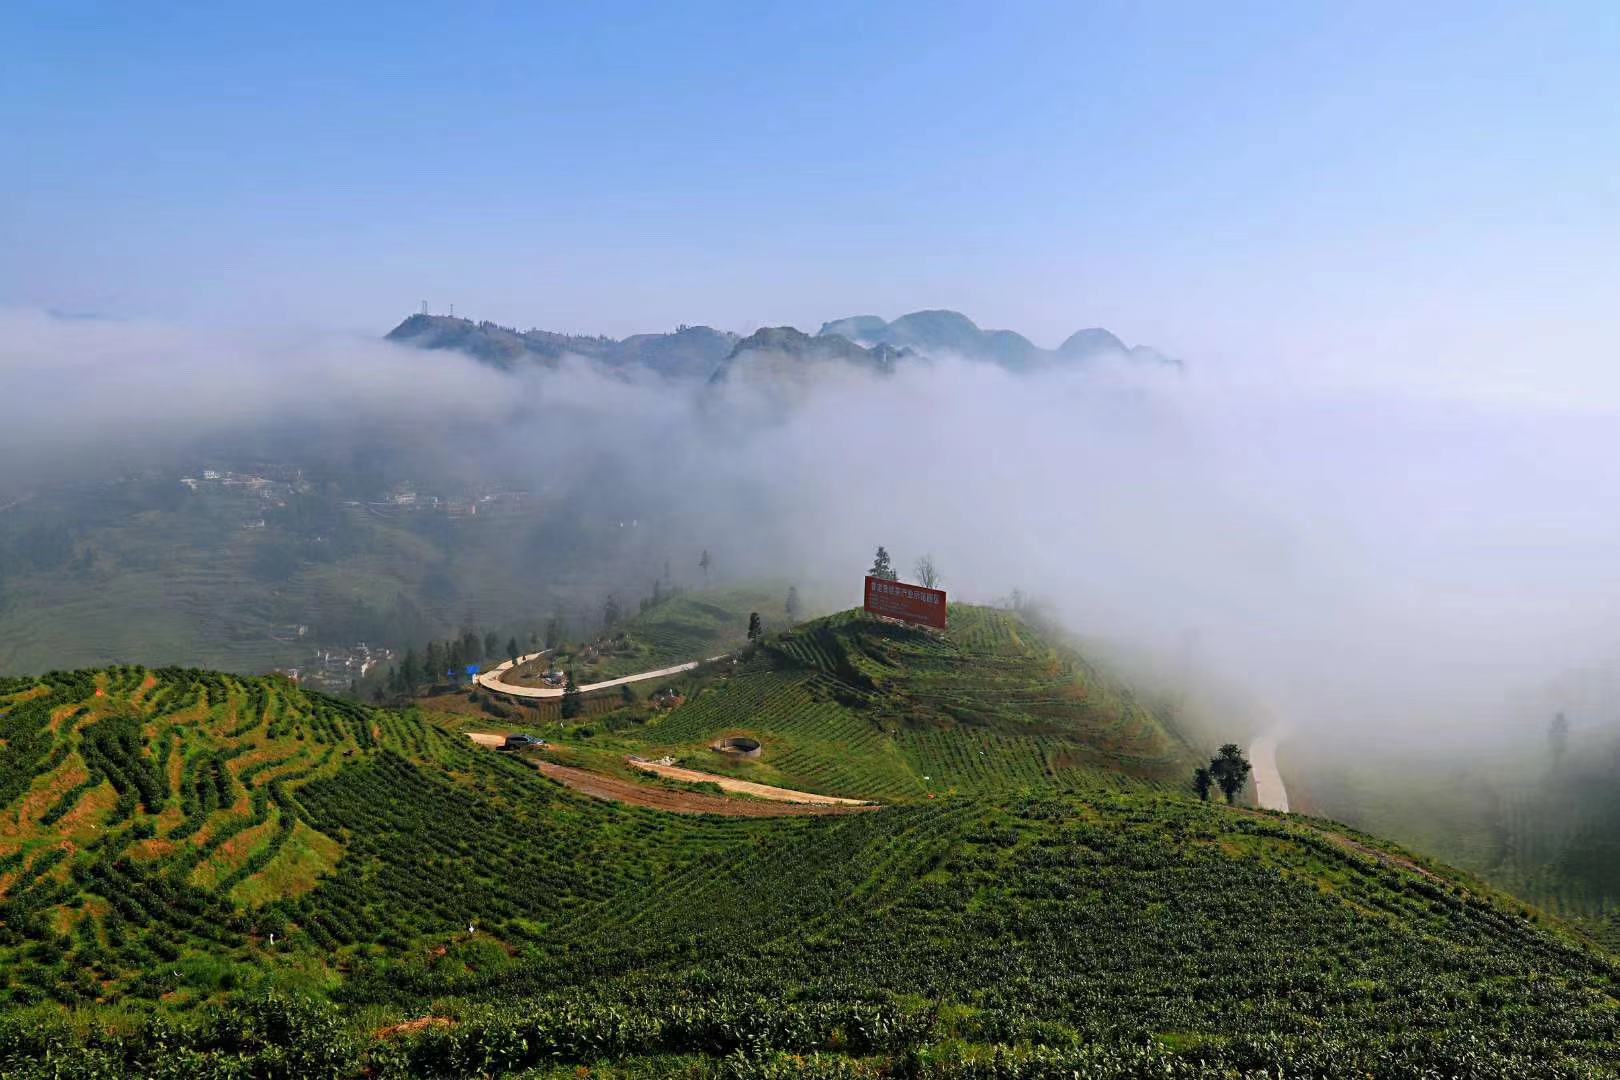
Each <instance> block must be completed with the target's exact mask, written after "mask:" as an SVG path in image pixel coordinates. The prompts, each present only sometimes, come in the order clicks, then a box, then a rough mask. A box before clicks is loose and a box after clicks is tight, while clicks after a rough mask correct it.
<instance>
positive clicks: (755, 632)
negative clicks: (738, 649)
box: [748, 611, 765, 641]
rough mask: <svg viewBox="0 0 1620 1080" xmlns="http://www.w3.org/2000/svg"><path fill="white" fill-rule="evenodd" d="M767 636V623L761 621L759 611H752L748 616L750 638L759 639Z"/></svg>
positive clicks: (752, 639)
mask: <svg viewBox="0 0 1620 1080" xmlns="http://www.w3.org/2000/svg"><path fill="white" fill-rule="evenodd" d="M764 636H765V624H764V623H763V622H761V621H760V618H759V612H757V611H755V612H751V613H750V614H749V616H748V640H749V641H758V640H759V639H760V638H762V637H764Z"/></svg>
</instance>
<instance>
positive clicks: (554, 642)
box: [546, 615, 563, 649]
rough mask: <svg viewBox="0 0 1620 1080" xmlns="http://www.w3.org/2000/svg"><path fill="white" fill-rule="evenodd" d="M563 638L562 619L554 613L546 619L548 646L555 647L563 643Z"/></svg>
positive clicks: (549, 647) (548, 647)
mask: <svg viewBox="0 0 1620 1080" xmlns="http://www.w3.org/2000/svg"><path fill="white" fill-rule="evenodd" d="M562 640H563V626H562V620H561V619H559V618H557V616H555V615H553V616H552V617H551V618H550V619H548V620H547V621H546V648H547V649H555V648H556V647H557V646H559V645H561V644H562Z"/></svg>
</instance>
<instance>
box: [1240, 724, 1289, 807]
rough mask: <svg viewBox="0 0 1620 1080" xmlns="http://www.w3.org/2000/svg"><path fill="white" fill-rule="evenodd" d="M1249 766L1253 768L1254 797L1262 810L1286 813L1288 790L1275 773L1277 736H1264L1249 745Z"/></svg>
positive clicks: (1279, 775) (1279, 774)
mask: <svg viewBox="0 0 1620 1080" xmlns="http://www.w3.org/2000/svg"><path fill="white" fill-rule="evenodd" d="M1249 764H1250V765H1252V766H1254V797H1255V801H1257V802H1258V803H1259V804H1260V806H1261V808H1262V809H1264V810H1281V811H1282V812H1283V813H1285V814H1286V813H1288V789H1287V788H1285V787H1283V781H1282V773H1280V772H1278V771H1277V736H1276V735H1275V734H1270V733H1268V734H1265V735H1262V736H1260V737H1259V738H1258V739H1256V740H1254V742H1253V743H1251V744H1250V745H1249Z"/></svg>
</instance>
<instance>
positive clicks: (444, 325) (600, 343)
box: [387, 310, 1181, 383]
mask: <svg viewBox="0 0 1620 1080" xmlns="http://www.w3.org/2000/svg"><path fill="white" fill-rule="evenodd" d="M387 340H389V341H394V342H399V343H402V344H407V345H414V346H416V347H418V348H425V349H455V350H457V351H459V352H464V353H467V354H468V355H470V356H473V357H476V358H477V359H479V360H481V361H483V362H484V363H487V364H490V365H492V366H494V367H498V368H502V369H507V370H510V369H512V368H515V367H518V366H520V365H522V364H527V363H539V364H542V365H546V366H551V365H555V364H556V363H557V362H558V361H559V360H560V359H561V358H562V357H563V356H565V355H570V354H572V355H577V356H583V357H588V358H590V359H592V360H596V361H599V362H601V363H603V364H606V365H608V366H610V367H618V368H624V367H631V366H642V367H646V368H648V369H650V370H653V371H656V372H658V373H660V374H662V375H665V376H668V377H670V378H682V379H685V378H690V379H703V380H707V381H708V382H710V383H719V382H724V381H725V380H727V379H728V378H730V376H731V374H732V372H733V371H734V370H736V369H737V368H738V367H739V366H741V365H752V364H754V362H755V361H756V360H757V359H758V358H760V357H764V356H766V355H769V356H770V357H772V358H774V359H776V360H783V361H786V362H788V363H789V364H790V365H791V366H792V367H793V368H795V369H796V368H797V367H798V366H799V365H800V364H802V363H810V364H818V363H826V362H832V361H837V362H843V363H849V364H853V365H855V366H857V367H863V368H869V369H871V370H875V371H880V372H885V373H886V372H890V371H893V370H894V368H895V366H896V365H897V364H898V363H900V362H902V361H904V360H906V359H908V358H913V357H918V358H920V357H934V358H939V357H946V356H960V357H963V358H965V359H969V360H975V361H980V362H985V363H993V364H997V365H999V366H1001V367H1004V368H1007V369H1008V370H1010V371H1019V372H1025V371H1037V370H1041V369H1045V368H1051V367H1056V366H1060V365H1064V364H1071V363H1087V362H1091V361H1096V360H1107V359H1118V360H1126V361H1133V362H1142V363H1153V364H1165V365H1170V366H1175V367H1179V366H1181V362H1180V361H1179V360H1174V359H1171V358H1170V357H1167V356H1165V355H1164V354H1163V353H1161V352H1159V351H1158V350H1157V349H1153V348H1151V347H1149V346H1145V345H1136V346H1128V345H1126V344H1125V343H1124V342H1123V341H1121V340H1120V339H1119V338H1118V337H1117V336H1115V335H1114V334H1113V333H1111V332H1109V331H1107V330H1104V329H1102V328H1100V327H1092V328H1089V329H1085V330H1079V331H1076V332H1075V333H1073V334H1071V335H1070V336H1069V337H1068V338H1067V339H1066V340H1065V341H1064V342H1063V344H1061V345H1059V346H1058V347H1057V348H1056V349H1043V348H1041V347H1039V346H1038V345H1036V344H1035V343H1033V342H1032V341H1030V340H1029V339H1028V338H1026V337H1024V336H1023V335H1022V334H1019V333H1016V332H1014V331H1011V330H985V329H982V328H980V326H979V325H978V324H977V323H975V322H974V321H973V320H972V319H970V318H968V317H967V316H966V315H963V314H962V313H961V312H957V311H944V310H938V311H914V312H912V313H911V314H909V315H902V316H901V317H900V318H898V319H895V320H894V321H893V322H886V321H884V320H883V319H882V318H880V317H878V316H876V315H856V316H852V317H850V318H844V319H835V320H833V321H831V322H828V323H823V324H822V326H821V329H820V330H819V331H818V332H817V333H815V334H813V335H811V334H806V333H804V332H803V331H802V330H798V329H796V328H794V327H791V326H776V327H766V328H763V329H760V330H757V331H755V332H754V333H753V334H750V335H749V336H748V337H746V338H743V337H739V336H738V335H736V334H733V333H730V332H728V331H723V330H716V329H714V328H713V327H709V326H681V327H678V328H677V329H676V330H674V331H673V332H670V333H663V334H636V335H633V336H631V337H627V338H624V339H623V340H617V339H614V338H610V337H601V336H598V337H591V336H587V335H575V334H559V333H555V332H553V331H549V330H537V329H536V330H524V331H519V330H516V329H513V328H512V327H507V326H501V325H499V324H497V323H492V322H488V321H480V322H474V321H473V320H471V319H461V318H455V317H453V316H448V315H412V316H410V317H409V318H407V319H406V320H405V321H404V322H402V323H400V324H399V325H398V326H396V327H395V328H394V329H393V330H391V331H389V332H388V334H387Z"/></svg>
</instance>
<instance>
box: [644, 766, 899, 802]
mask: <svg viewBox="0 0 1620 1080" xmlns="http://www.w3.org/2000/svg"><path fill="white" fill-rule="evenodd" d="M630 764H631V765H633V766H634V767H635V768H638V769H640V770H641V771H642V772H650V773H656V774H658V775H659V776H663V777H667V778H668V779H670V780H684V781H686V782H687V783H688V784H718V785H719V786H720V787H721V788H723V789H725V790H726V791H735V792H737V793H738V794H739V795H753V796H755V797H756V798H761V799H770V800H772V801H774V802H787V803H809V804H812V805H815V806H870V805H871V804H870V803H867V802H863V801H862V800H860V799H840V798H838V797H836V796H833V795H816V794H813V793H811V792H808V791H794V790H793V789H792V788H782V787H772V786H770V785H769V784H755V783H752V782H750V781H747V780H733V779H732V778H731V777H729V776H720V775H719V774H717V773H707V772H699V771H698V770H696V769H683V768H681V767H680V766H679V765H660V764H658V763H657V762H656V761H642V760H640V759H639V758H631V759H630Z"/></svg>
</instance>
